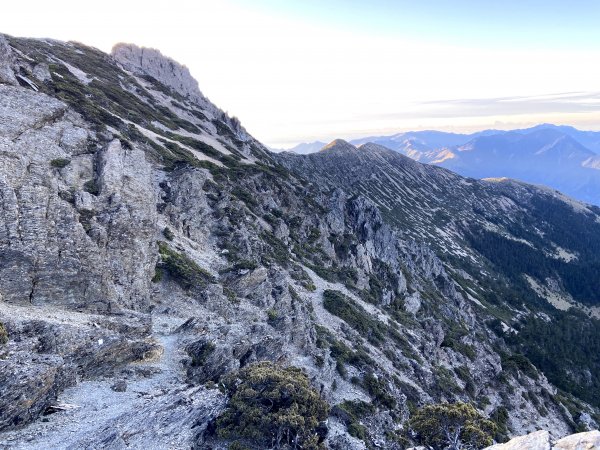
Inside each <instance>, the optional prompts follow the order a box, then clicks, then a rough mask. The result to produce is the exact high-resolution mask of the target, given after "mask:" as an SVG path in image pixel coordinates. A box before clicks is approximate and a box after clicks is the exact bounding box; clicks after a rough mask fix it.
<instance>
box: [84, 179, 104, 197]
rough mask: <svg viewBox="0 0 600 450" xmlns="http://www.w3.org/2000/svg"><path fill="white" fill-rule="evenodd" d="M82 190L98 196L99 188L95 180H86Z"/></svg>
mask: <svg viewBox="0 0 600 450" xmlns="http://www.w3.org/2000/svg"><path fill="white" fill-rule="evenodd" d="M83 190H84V191H86V192H89V193H90V194H92V195H98V194H99V193H100V186H98V183H96V181H95V180H88V181H86V182H85V183H84V185H83Z"/></svg>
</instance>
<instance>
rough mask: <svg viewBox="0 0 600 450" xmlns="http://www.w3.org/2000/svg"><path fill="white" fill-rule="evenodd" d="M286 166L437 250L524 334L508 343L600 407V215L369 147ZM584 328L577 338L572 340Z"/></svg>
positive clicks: (472, 291) (288, 160) (516, 186)
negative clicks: (574, 329)
mask: <svg viewBox="0 0 600 450" xmlns="http://www.w3.org/2000/svg"><path fill="white" fill-rule="evenodd" d="M281 158H282V161H283V163H284V164H285V165H286V166H287V167H289V168H290V169H291V170H293V171H296V172H297V173H299V174H303V175H305V176H307V177H308V176H309V175H310V176H311V179H313V180H315V182H316V183H320V184H323V185H328V186H330V187H338V188H342V189H346V190H347V191H348V192H353V193H356V194H360V195H363V196H365V197H367V198H369V199H370V200H372V201H373V202H374V203H376V204H377V205H378V208H379V210H380V211H381V213H382V216H383V217H384V219H385V220H386V222H387V223H388V224H390V226H391V227H392V228H393V229H395V230H396V231H398V232H400V233H402V234H404V235H405V236H411V237H412V238H414V239H421V240H424V241H425V242H428V244H429V245H430V246H431V247H432V248H434V249H436V250H437V251H436V253H437V255H438V256H439V257H440V258H441V259H442V260H443V261H444V263H445V267H446V269H447V270H448V271H449V272H450V273H452V274H453V277H454V279H455V280H456V281H457V282H458V283H459V284H460V286H461V287H462V288H463V289H464V293H465V295H466V296H467V297H470V298H474V299H476V300H477V301H478V302H480V303H481V304H482V305H483V306H484V308H483V309H484V310H485V311H486V312H487V313H488V314H490V316H494V317H495V318H496V320H502V321H504V324H503V325H502V327H503V328H507V327H508V326H510V327H512V328H514V329H521V328H522V329H523V331H522V332H520V333H518V334H515V333H512V332H509V333H508V334H507V335H506V336H505V337H506V338H507V341H508V342H509V343H511V344H512V346H513V348H515V349H518V350H519V351H522V352H524V353H525V354H526V355H528V356H529V357H530V358H531V359H532V360H533V361H534V362H535V363H536V364H537V365H538V367H540V368H543V369H544V370H545V373H546V375H547V376H548V377H549V378H550V379H551V380H552V381H554V382H555V383H556V384H557V385H559V386H560V387H561V388H563V389H566V390H567V391H569V392H572V393H576V394H577V395H579V396H581V397H582V398H585V399H586V400H588V401H592V402H594V403H595V404H598V398H597V396H596V394H595V392H597V390H596V389H595V388H592V386H596V387H597V386H598V378H597V376H596V375H595V374H596V373H598V368H599V367H600V366H599V365H598V364H599V362H600V360H599V359H598V358H596V357H595V356H592V357H590V358H588V355H589V349H590V348H593V347H595V346H597V345H598V343H599V342H600V341H599V340H598V327H599V322H598V320H595V319H593V318H590V317H589V316H590V315H591V316H592V317H596V318H597V317H598V316H599V314H598V313H599V312H600V309H599V308H598V306H599V305H600V293H599V292H600V291H598V282H599V281H600V258H599V256H598V255H599V253H598V252H599V251H600V209H599V208H597V207H594V206H588V205H584V204H581V203H577V202H575V201H574V200H571V199H569V198H567V197H565V196H563V195H562V194H559V193H558V192H556V191H551V190H549V189H541V188H538V187H535V186H531V185H527V184H524V183H520V182H515V181H512V180H508V179H500V180H482V181H478V180H474V179H465V178H462V177H460V176H458V175H456V174H453V173H451V172H449V171H447V170H445V169H441V168H438V167H435V166H429V165H423V164H420V163H417V162H415V161H413V160H411V159H409V158H407V157H405V156H403V155H400V154H398V153H396V152H393V151H391V150H389V149H386V148H384V147H381V146H378V145H375V144H369V143H368V144H364V145H362V146H360V147H358V148H357V147H354V146H352V145H351V144H348V143H346V142H344V141H334V142H333V143H332V144H330V145H329V146H327V147H325V148H324V149H323V150H322V151H321V152H319V153H316V154H312V155H309V156H306V157H299V156H294V155H282V156H281ZM569 308H570V309H569ZM566 309H569V311H568V312H565V311H564V310H566ZM539 314H541V315H539ZM577 321H582V327H581V328H580V329H579V330H578V333H577V335H575V334H571V335H570V336H566V335H565V330H566V329H570V327H571V326H572V324H573V323H574V322H577ZM495 324H496V325H495V326H496V327H499V326H500V324H499V322H495ZM584 324H585V325H584ZM499 329H500V331H501V330H502V328H499ZM542 329H543V330H542ZM500 334H501V335H502V334H503V333H502V332H500ZM536 336H537V337H536ZM572 367H578V368H579V369H575V370H573V369H572ZM586 374H594V375H589V376H588V375H586ZM586 377H587V378H586ZM584 379H586V380H587V381H585V382H582V380H584ZM592 380H593V381H592Z"/></svg>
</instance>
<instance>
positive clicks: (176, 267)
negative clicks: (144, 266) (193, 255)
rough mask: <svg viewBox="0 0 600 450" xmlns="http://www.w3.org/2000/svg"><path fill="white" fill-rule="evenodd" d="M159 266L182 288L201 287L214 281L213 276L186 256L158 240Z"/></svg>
mask: <svg viewBox="0 0 600 450" xmlns="http://www.w3.org/2000/svg"><path fill="white" fill-rule="evenodd" d="M158 252H159V254H160V259H161V262H160V267H159V268H162V269H164V270H166V271H167V272H169V274H170V275H171V276H172V277H173V278H174V279H175V281H177V282H178V283H179V284H180V285H181V287H183V288H184V289H190V288H192V287H203V286H206V285H207V284H208V283H213V282H214V277H213V276H212V275H211V274H210V273H208V272H207V271H206V270H204V269H203V268H201V267H200V266H199V265H198V264H196V263H195V262H194V261H192V260H191V259H190V258H188V257H187V256H185V255H183V254H181V253H178V252H176V251H175V250H173V249H171V248H170V247H169V246H168V245H167V243H166V242H161V241H159V242H158Z"/></svg>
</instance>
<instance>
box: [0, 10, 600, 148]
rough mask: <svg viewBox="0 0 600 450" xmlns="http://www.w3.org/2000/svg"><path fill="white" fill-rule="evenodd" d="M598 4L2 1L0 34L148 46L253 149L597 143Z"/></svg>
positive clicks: (599, 96)
mask: <svg viewBox="0 0 600 450" xmlns="http://www.w3.org/2000/svg"><path fill="white" fill-rule="evenodd" d="M598 23H600V1H598V0H570V1H569V2H566V1H563V0H545V1H538V0H517V1H515V0H504V1H502V2H498V1H496V0H494V1H491V0H413V1H407V0H370V1H358V0H320V1H317V0H302V1H296V0H218V1H216V0H212V1H206V0H197V1H186V0H170V1H164V0H163V1H160V2H159V1H137V0H133V1H131V0H130V1H125V0H120V1H115V0H104V1H102V2H99V1H97V2H81V1H71V0H54V1H52V2H48V1H38V0H30V1H28V2H9V3H7V4H6V5H3V6H2V13H1V15H0V32H3V33H8V34H11V35H15V36H28V37H51V38H55V39H60V40H76V41H80V42H83V43H85V44H88V45H92V46H95V47H98V48H100V49H101V50H104V51H110V49H111V48H112V46H113V45H114V44H115V43H117V42H133V43H136V44H138V45H141V46H147V47H154V48H158V49H160V50H161V51H162V53H163V54H165V55H168V56H170V57H173V58H174V59H176V60H177V61H179V62H181V63H183V64H185V65H187V66H188V67H189V69H190V71H191V73H192V75H194V77H195V78H196V79H197V80H198V82H199V86H200V89H201V91H202V92H203V93H204V94H205V95H206V96H207V97H208V98H209V99H211V100H212V101H213V102H214V103H215V104H216V105H217V106H219V107H220V108H222V109H223V110H225V111H227V112H228V113H229V114H230V115H233V116H236V117H238V118H239V119H240V120H241V121H242V124H243V125H244V126H245V128H246V129H247V130H248V131H249V132H250V133H251V134H252V135H254V136H255V137H257V138H258V139H259V140H261V141H262V142H263V143H265V144H267V145H269V146H271V147H276V148H287V147H290V146H292V145H294V144H296V143H298V142H309V141H313V140H317V139H318V140H323V141H327V140H331V139H334V138H337V137H342V138H346V139H350V138H357V137H361V136H368V135H381V134H392V133H395V132H400V131H408V130H421V129H440V130H447V131H459V132H471V131H476V130H480V129H484V128H499V129H510V128H520V127H524V126H529V125H534V124H537V123H542V122H551V123H556V124H568V125H573V126H576V127H578V128H580V129H590V130H600V82H599V80H600V27H599V26H598V25H597V24H598Z"/></svg>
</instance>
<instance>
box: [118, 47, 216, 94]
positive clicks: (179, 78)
mask: <svg viewBox="0 0 600 450" xmlns="http://www.w3.org/2000/svg"><path fill="white" fill-rule="evenodd" d="M111 54H112V56H113V58H114V59H115V60H116V61H117V62H119V63H120V64H121V65H122V66H123V67H124V68H125V69H126V70H129V71H130V72H133V73H136V74H142V75H150V76H151V77H153V78H155V79H156V80H158V81H160V82H161V83H163V84H164V85H165V86H168V87H170V88H172V89H173V90H174V91H175V92H177V93H179V94H181V95H183V96H184V97H189V98H190V99H192V100H195V101H196V102H198V101H204V100H205V97H204V95H202V93H201V92H200V89H199V88H198V81H196V79H195V78H194V77H192V75H191V74H190V70H189V69H188V68H187V67H186V66H184V65H183V64H179V63H178V62H177V61H175V60H173V59H171V58H169V57H168V56H165V55H163V54H162V53H161V52H160V51H158V50H156V49H153V48H147V47H138V46H137V45H134V44H126V43H119V44H116V45H115V46H114V47H113V49H112V52H111Z"/></svg>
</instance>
